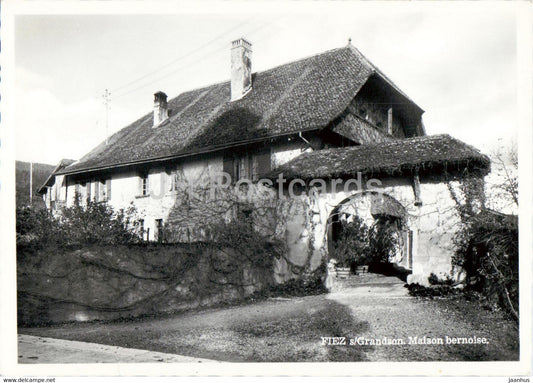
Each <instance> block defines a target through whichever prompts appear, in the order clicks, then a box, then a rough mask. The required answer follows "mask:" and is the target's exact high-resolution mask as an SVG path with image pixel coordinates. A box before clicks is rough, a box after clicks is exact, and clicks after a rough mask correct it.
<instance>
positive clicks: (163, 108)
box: [153, 92, 168, 128]
mask: <svg viewBox="0 0 533 383" xmlns="http://www.w3.org/2000/svg"><path fill="white" fill-rule="evenodd" d="M167 119H168V104H167V95H166V94H165V93H163V92H157V93H154V125H153V127H154V128H156V127H158V126H159V125H161V123H163V122H164V121H166V120H167Z"/></svg>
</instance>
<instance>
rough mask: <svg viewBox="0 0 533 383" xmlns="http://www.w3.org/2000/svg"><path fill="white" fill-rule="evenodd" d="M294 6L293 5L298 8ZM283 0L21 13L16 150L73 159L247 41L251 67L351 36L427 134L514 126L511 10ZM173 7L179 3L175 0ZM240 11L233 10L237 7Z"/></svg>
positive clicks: (220, 76) (477, 141)
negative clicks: (158, 95) (288, 1)
mask: <svg viewBox="0 0 533 383" xmlns="http://www.w3.org/2000/svg"><path fill="white" fill-rule="evenodd" d="M295 4H301V5H300V8H296V9H294V8H295ZM316 4H317V3H292V5H291V6H292V8H293V9H292V10H291V11H290V12H289V11H288V10H287V9H284V7H283V4H282V5H280V4H278V5H276V7H275V8H270V9H269V12H268V13H266V14H265V13H259V10H258V9H254V8H250V7H251V6H253V4H251V2H248V3H240V5H239V7H238V8H235V7H234V3H232V4H230V6H228V7H227V11H225V12H221V11H218V10H217V11H216V12H212V13H207V11H206V10H205V9H204V10H201V11H200V10H199V11H198V12H196V13H187V14H169V13H168V12H167V13H165V14H150V15H148V14H145V15H88V14H86V15H19V16H17V17H16V24H15V59H16V96H17V98H16V120H15V121H16V139H17V148H16V158H17V159H18V160H24V161H30V160H31V161H35V162H44V163H50V164H56V163H57V162H58V161H59V160H60V159H61V158H72V159H79V158H80V157H81V156H83V155H84V154H85V153H87V152H88V151H89V150H91V149H92V148H93V147H94V146H96V145H97V144H98V143H100V142H101V141H103V140H104V139H105V136H106V123H105V121H106V118H105V108H104V105H103V98H102V95H103V93H104V89H106V88H107V89H109V90H110V91H111V108H110V113H109V120H108V121H109V129H108V131H107V133H108V134H111V133H113V132H115V131H117V130H119V129H121V128H123V127H124V126H125V125H127V124H128V123H130V122H132V121H134V120H136V119H137V118H139V117H141V116H142V115H143V114H145V113H148V112H150V111H151V110H152V106H153V93H154V92H156V91H159V90H162V91H164V92H166V93H167V94H168V95H169V96H170V97H174V96H176V95H178V94H179V93H181V92H183V91H186V90H189V89H193V88H196V87H199V86H202V85H207V84H211V83H215V82H219V81H225V80H227V79H228V78H229V70H230V66H229V51H230V42H231V40H233V39H235V38H238V37H241V36H242V37H245V38H246V39H248V40H249V41H251V42H252V44H253V57H252V66H253V71H261V70H264V69H268V68H270V67H273V66H276V65H279V64H283V63H286V62H289V61H293V60H296V59H299V58H302V57H305V56H309V55H313V54H317V53H320V52H323V51H325V50H329V49H333V48H337V47H341V46H344V45H346V44H347V42H348V38H349V37H351V38H352V44H353V45H355V46H356V47H358V48H359V50H361V51H362V53H363V54H364V55H365V56H366V57H367V58H368V59H369V60H370V61H372V62H373V63H374V64H375V65H377V66H378V67H379V68H380V69H381V70H382V71H383V72H384V73H385V74H387V76H388V77H390V78H391V79H392V80H393V81H394V82H395V83H396V84H397V85H398V86H399V87H400V88H401V89H402V90H404V92H405V93H407V94H408V95H409V96H410V97H411V98H412V99H413V100H414V101H415V102H416V103H417V104H418V105H419V106H420V107H422V108H423V109H424V110H425V111H426V112H425V113H424V115H423V119H424V123H425V126H426V130H427V133H428V134H437V133H449V134H451V135H453V136H455V137H457V138H459V139H461V140H463V141H465V142H467V143H469V144H472V145H474V146H476V147H478V148H480V149H481V150H483V151H485V152H487V151H489V149H490V148H491V147H492V146H495V145H496V143H497V142H498V138H501V137H504V138H506V137H511V136H514V135H515V134H516V132H517V122H516V104H517V99H516V23H515V14H514V11H513V10H512V9H511V8H506V9H502V8H501V7H492V9H491V8H489V7H486V6H479V7H471V6H470V7H464V6H462V4H457V5H456V6H455V5H452V6H450V5H449V4H441V3H433V5H431V6H428V5H425V6H422V7H420V6H419V4H418V5H417V6H415V5H414V4H413V2H405V3H402V4H394V5H393V4H392V3H389V2H381V3H377V4H375V3H372V4H368V3H359V4H355V5H353V6H349V7H347V4H346V3H333V2H332V3H330V4H329V5H328V7H327V8H325V7H323V6H322V7H320V9H318V6H317V8H315V5H316ZM176 9H178V10H179V8H178V7H176ZM237 10H238V11H239V12H236V11H237Z"/></svg>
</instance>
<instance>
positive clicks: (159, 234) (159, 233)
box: [154, 219, 163, 242]
mask: <svg viewBox="0 0 533 383" xmlns="http://www.w3.org/2000/svg"><path fill="white" fill-rule="evenodd" d="M154 240H156V241H158V242H163V220H162V219H156V220H155V232H154Z"/></svg>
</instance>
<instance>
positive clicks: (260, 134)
mask: <svg viewBox="0 0 533 383" xmlns="http://www.w3.org/2000/svg"><path fill="white" fill-rule="evenodd" d="M374 73H377V74H378V75H380V76H382V77H383V79H384V80H385V81H387V82H389V83H390V84H391V86H393V87H394V88H395V89H396V90H398V89H397V88H396V87H395V85H394V84H392V82H390V80H388V79H387V78H386V77H385V76H384V75H383V74H382V73H381V72H380V71H379V70H378V69H377V68H376V67H375V66H373V65H372V64H371V63H370V62H369V61H368V60H367V59H366V58H364V56H363V55H362V54H361V53H360V52H359V51H358V50H357V49H356V48H354V47H353V46H351V45H348V46H346V47H344V48H338V49H334V50H331V51H327V52H325V53H322V54H319V55H316V56H312V57H308V58H305V59H302V60H299V61H295V62H292V63H289V64H285V65H281V66H278V67H276V68H273V69H270V70H266V71H263V72H259V73H255V74H253V77H252V79H253V80H252V81H253V90H252V91H251V92H250V93H248V94H247V95H246V96H245V97H243V98H242V99H240V100H237V101H233V102H230V83H229V81H227V82H223V83H219V84H215V85H211V86H208V87H205V88H201V89H196V90H193V91H190V92H185V93H182V94H180V95H179V96H177V97H176V98H174V99H172V100H170V101H169V102H168V108H169V111H170V115H169V120H168V122H167V123H164V124H163V125H161V126H159V127H157V128H152V113H150V114H147V115H145V116H144V117H142V118H140V119H139V120H137V121H135V122H134V123H132V124H131V125H129V126H127V127H126V128H124V129H122V130H120V131H119V132H117V133H115V134H114V135H112V136H111V137H110V138H109V141H108V144H107V145H106V144H105V143H102V144H101V145H100V146H98V147H96V148H95V149H94V150H92V151H91V152H90V153H88V154H87V155H85V156H84V157H83V158H81V159H80V160H79V161H78V162H76V163H75V164H73V165H71V166H69V167H68V168H66V169H63V170H62V172H63V173H76V172H80V171H88V170H95V169H103V168H108V167H114V166H121V165H127V164H133V163H139V162H149V161H152V160H157V159H164V158H172V157H174V156H182V155H187V154H195V153H198V152H202V151H210V150H216V149H219V148H221V147H226V146H230V145H236V144H239V143H243V142H248V141H252V140H260V139H264V138H268V137H273V136H278V135H285V134H291V133H296V132H300V131H309V130H315V129H322V128H324V127H326V126H327V125H328V124H329V123H330V122H331V121H332V120H334V119H335V118H336V117H338V116H339V115H340V114H341V113H342V112H343V111H344V110H345V109H346V107H347V105H348V104H349V103H350V101H351V100H352V99H353V98H354V97H355V95H356V94H357V92H358V91H359V90H360V89H361V87H362V86H363V85H364V84H365V82H366V81H367V80H368V79H369V77H370V76H371V75H372V74H374ZM398 91H399V90H398ZM402 95H403V93H402ZM403 96H404V97H407V96H405V95H403Z"/></svg>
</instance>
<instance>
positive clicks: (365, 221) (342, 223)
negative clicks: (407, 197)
mask: <svg viewBox="0 0 533 383" xmlns="http://www.w3.org/2000/svg"><path fill="white" fill-rule="evenodd" d="M363 228H364V229H363ZM380 228H381V229H386V231H387V232H386V234H384V235H390V236H392V237H393V239H392V240H391V242H390V243H392V244H393V246H391V249H390V250H389V251H386V253H387V256H386V261H388V262H390V263H392V264H395V265H397V266H400V267H401V268H403V269H408V270H411V268H412V265H413V247H412V242H413V232H412V230H410V228H409V217H408V213H407V210H406V208H405V207H404V206H403V205H402V204H401V203H400V202H399V201H397V200H396V199H395V198H393V197H391V196H390V195H387V194H384V193H379V192H369V191H366V192H360V193H356V194H353V195H351V196H350V197H348V198H346V199H344V200H343V201H341V202H340V203H339V204H338V205H337V206H335V207H334V208H333V209H332V211H331V213H330V214H329V217H328V219H327V226H326V241H327V250H328V257H329V258H330V259H331V258H335V259H337V260H338V259H339V258H341V259H343V261H344V262H343V263H344V266H345V267H350V268H352V270H353V269H355V267H356V266H358V265H359V266H360V265H362V263H363V264H364V263H369V262H370V259H368V255H369V254H366V253H367V252H368V251H370V246H371V243H370V242H372V243H375V241H371V240H370V238H368V236H367V234H368V231H369V230H372V229H373V230H374V233H375V232H376V231H377V230H379V229H380ZM354 237H359V238H354ZM362 242H366V244H365V243H362ZM366 246H368V247H366ZM361 248H366V250H361ZM358 252H359V253H365V254H358ZM364 255H366V256H367V257H366V258H367V259H366V261H362V260H361V257H363V256H364ZM371 255H373V256H374V257H375V256H376V254H371ZM384 260H385V259H384Z"/></svg>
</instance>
